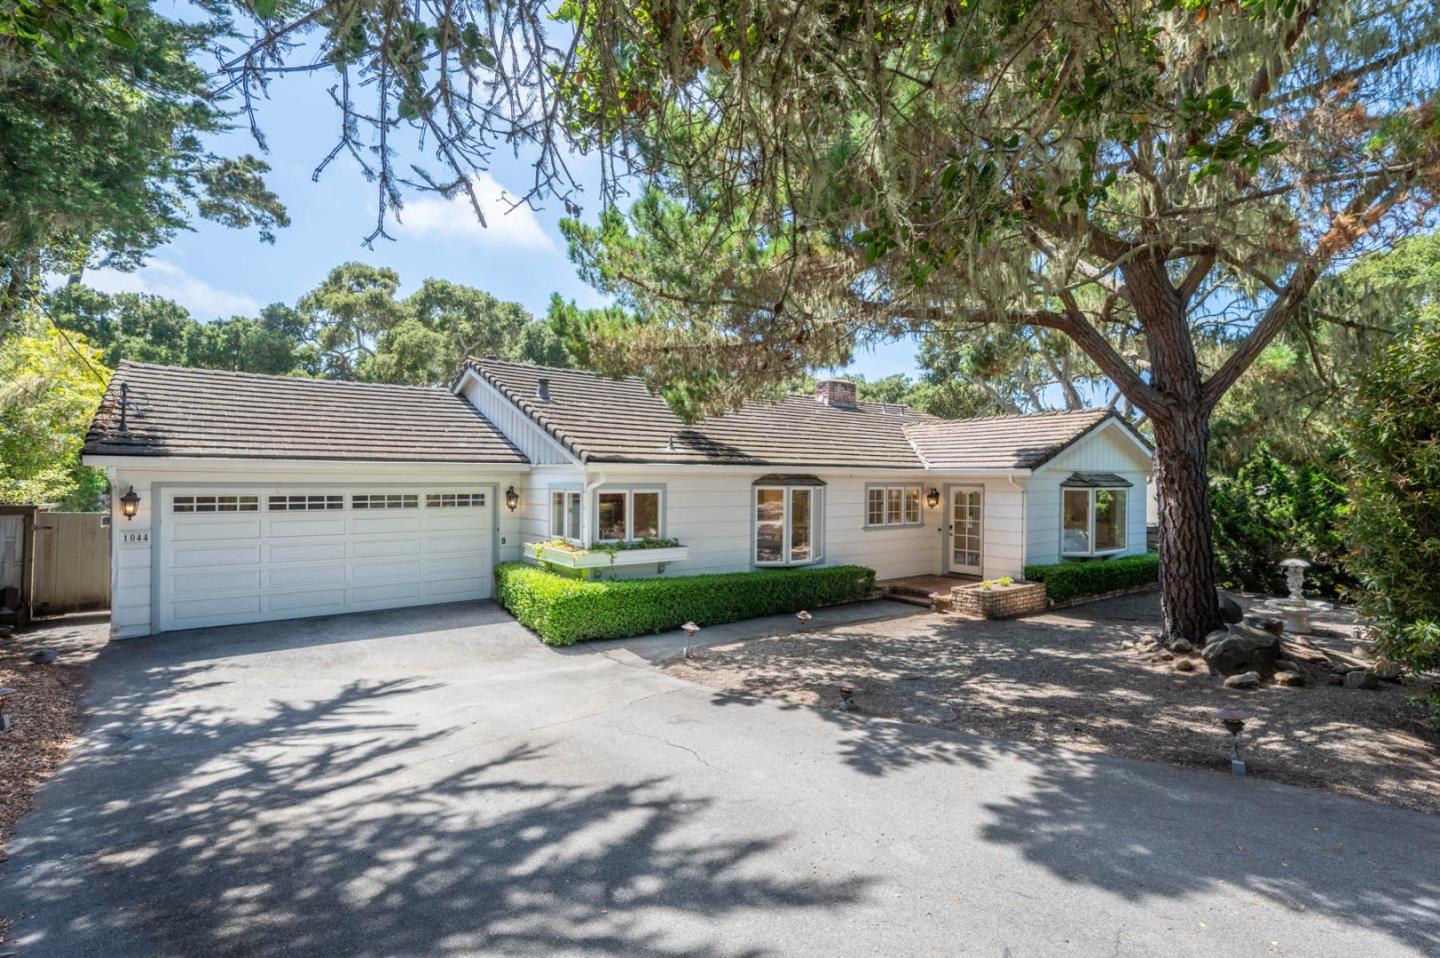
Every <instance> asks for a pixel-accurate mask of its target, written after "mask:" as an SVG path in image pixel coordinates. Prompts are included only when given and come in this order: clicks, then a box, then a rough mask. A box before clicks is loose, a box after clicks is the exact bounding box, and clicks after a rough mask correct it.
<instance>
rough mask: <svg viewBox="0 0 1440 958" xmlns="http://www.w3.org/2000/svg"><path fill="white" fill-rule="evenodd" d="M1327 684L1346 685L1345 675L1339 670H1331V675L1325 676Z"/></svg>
mask: <svg viewBox="0 0 1440 958" xmlns="http://www.w3.org/2000/svg"><path fill="white" fill-rule="evenodd" d="M1325 684H1326V685H1344V684H1345V676H1343V675H1341V674H1340V673H1339V672H1331V673H1330V674H1329V675H1327V676H1325Z"/></svg>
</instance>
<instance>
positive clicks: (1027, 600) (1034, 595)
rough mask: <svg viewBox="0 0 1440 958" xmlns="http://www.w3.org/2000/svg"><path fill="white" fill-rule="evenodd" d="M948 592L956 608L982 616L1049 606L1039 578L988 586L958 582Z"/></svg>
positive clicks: (996, 616)
mask: <svg viewBox="0 0 1440 958" xmlns="http://www.w3.org/2000/svg"><path fill="white" fill-rule="evenodd" d="M950 595H951V598H952V601H953V603H954V608H955V611H956V612H961V613H964V614H966V615H974V616H979V617H980V618H982V619H1010V618H1014V617H1015V616H1017V615H1029V614H1030V613H1032V612H1044V611H1045V610H1046V608H1048V606H1049V603H1048V601H1047V600H1046V598H1045V583H1043V582H1017V583H1015V584H1014V585H997V586H992V587H991V588H989V589H982V588H980V587H979V586H978V585H960V586H956V587H955V588H953V589H951V590H950Z"/></svg>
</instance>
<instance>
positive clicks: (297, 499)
mask: <svg viewBox="0 0 1440 958" xmlns="http://www.w3.org/2000/svg"><path fill="white" fill-rule="evenodd" d="M265 506H266V508H267V509H269V510H270V511H271V512H333V511H336V510H339V509H344V508H345V497H344V496H343V495H329V494H322V495H309V494H307V495H296V496H270V497H268V498H267V499H266V500H265Z"/></svg>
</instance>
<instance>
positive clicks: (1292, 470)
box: [1210, 442, 1355, 599]
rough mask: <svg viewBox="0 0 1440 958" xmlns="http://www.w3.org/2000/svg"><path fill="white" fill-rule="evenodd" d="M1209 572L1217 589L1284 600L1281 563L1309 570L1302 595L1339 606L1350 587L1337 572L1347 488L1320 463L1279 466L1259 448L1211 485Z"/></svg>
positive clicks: (1267, 451)
mask: <svg viewBox="0 0 1440 958" xmlns="http://www.w3.org/2000/svg"><path fill="white" fill-rule="evenodd" d="M1210 511H1211V515H1212V516H1213V517H1214V520H1215V532H1214V543H1215V572H1216V577H1217V582H1218V584H1219V585H1220V587H1221V588H1225V589H1238V590H1240V591H1243V592H1263V593H1266V594H1268V595H1283V594H1285V592H1286V591H1288V590H1287V589H1286V587H1285V575H1284V572H1283V570H1281V568H1280V560H1281V559H1288V558H1290V557H1291V556H1298V557H1299V558H1301V559H1305V560H1307V561H1309V562H1310V564H1311V568H1310V569H1309V570H1308V571H1307V572H1306V575H1305V587H1306V591H1307V592H1308V593H1309V594H1311V595H1316V596H1320V597H1322V598H1326V599H1335V598H1337V597H1338V596H1339V595H1340V594H1341V593H1342V592H1343V591H1344V590H1345V589H1346V588H1347V587H1349V586H1353V585H1354V584H1355V579H1354V578H1353V577H1352V576H1350V575H1349V574H1348V573H1346V572H1345V571H1344V570H1343V569H1342V568H1341V566H1340V561H1339V560H1340V556H1341V555H1342V554H1343V552H1344V542H1343V540H1342V538H1341V533H1340V522H1341V520H1342V518H1343V517H1344V514H1345V487H1344V486H1343V485H1342V484H1341V483H1340V481H1339V477H1338V475H1337V472H1336V470H1335V468H1334V467H1332V466H1330V465H1329V464H1327V463H1323V462H1313V463H1301V464H1298V465H1294V464H1290V463H1287V462H1283V461H1281V459H1280V458H1279V457H1277V456H1276V455H1275V454H1274V453H1272V452H1271V451H1270V449H1269V448H1268V447H1267V446H1266V445H1265V444H1264V443H1263V442H1262V443H1261V444H1259V445H1258V446H1256V447H1255V449H1254V450H1253V451H1251V453H1250V454H1249V455H1248V456H1246V457H1245V459H1244V460H1242V461H1241V463H1240V465H1239V467H1238V468H1237V469H1236V470H1235V473H1234V475H1226V476H1216V477H1215V478H1213V479H1211V481H1210Z"/></svg>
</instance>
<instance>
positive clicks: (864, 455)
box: [468, 359, 926, 469]
mask: <svg viewBox="0 0 1440 958" xmlns="http://www.w3.org/2000/svg"><path fill="white" fill-rule="evenodd" d="M468 366H469V367H470V368H471V369H474V370H475V371H476V372H477V373H478V374H479V375H480V376H482V377H483V378H484V379H485V380H487V381H488V382H490V383H491V384H493V385H494V386H495V387H496V388H498V389H499V390H500V391H501V392H502V393H504V394H505V395H506V396H508V397H509V398H510V400H511V401H512V402H514V403H515V404H516V405H518V406H519V407H520V408H521V409H523V410H524V411H525V412H526V413H527V414H529V415H530V417H531V418H533V419H534V420H535V422H537V423H538V424H539V425H540V426H542V427H543V428H544V429H545V430H546V431H547V432H549V433H550V435H552V436H554V437H555V438H556V439H557V440H559V442H560V443H561V444H562V445H564V446H565V447H566V448H567V449H569V450H570V452H571V453H573V454H574V455H575V456H577V457H578V458H580V459H582V460H584V461H586V462H660V463H686V464H708V465H766V466H771V465H774V466H781V465H785V466H874V467H881V468H913V469H918V468H920V467H921V466H922V463H921V461H920V457H919V456H917V455H916V454H915V450H914V448H912V447H911V445H910V442H909V441H908V440H907V439H906V438H905V426H906V425H907V424H909V423H915V422H920V421H923V420H924V419H925V418H926V417H924V416H922V415H921V414H919V413H916V412H914V411H913V410H911V409H909V408H908V407H905V406H897V405H894V404H891V405H883V404H879V403H864V402H862V403H857V404H856V405H855V406H831V405H826V404H824V403H821V402H817V401H816V400H815V399H814V398H812V397H809V396H791V397H789V398H787V399H785V400H782V401H780V402H777V403H754V404H752V405H749V406H746V407H745V408H744V409H742V410H740V411H739V412H735V413H730V414H727V415H724V416H717V417H715V418H713V419H707V420H704V421H703V422H699V423H695V424H693V425H691V424H686V423H685V422H684V421H683V420H682V419H681V418H680V417H679V416H677V415H675V413H673V412H672V411H671V410H670V407H669V406H668V405H666V403H665V400H664V399H662V398H660V397H659V396H656V395H654V394H652V393H651V392H650V391H649V390H648V389H647V388H646V386H645V384H644V382H642V381H641V380H639V379H610V378H608V377H606V376H601V375H598V374H596V373H591V372H580V371H577V370H573V369H551V368H547V367H541V366H530V365H524V364H520V363H507V362H502V361H500V360H494V359H484V360H478V359H472V360H471V361H470V362H469V363H468ZM542 378H543V379H548V380H549V383H550V399H549V400H548V401H546V400H541V399H539V398H537V396H536V390H537V386H538V384H539V381H540V379H542Z"/></svg>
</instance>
